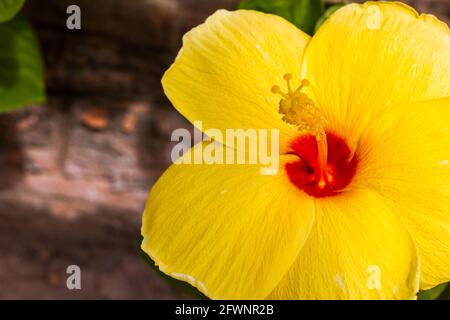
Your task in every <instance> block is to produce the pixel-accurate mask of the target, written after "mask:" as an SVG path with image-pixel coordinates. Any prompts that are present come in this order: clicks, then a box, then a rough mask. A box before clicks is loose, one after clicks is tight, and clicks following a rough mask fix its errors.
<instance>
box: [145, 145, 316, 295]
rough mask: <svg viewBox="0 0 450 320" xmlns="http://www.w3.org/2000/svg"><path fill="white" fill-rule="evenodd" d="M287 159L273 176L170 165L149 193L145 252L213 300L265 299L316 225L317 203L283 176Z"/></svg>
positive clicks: (246, 169)
mask: <svg viewBox="0 0 450 320" xmlns="http://www.w3.org/2000/svg"><path fill="white" fill-rule="evenodd" d="M199 146H200V144H198V145H196V146H195V147H194V148H193V149H197V148H199ZM193 152H195V150H194V151H193ZM289 160H290V161H292V160H293V156H282V157H281V160H280V168H281V169H280V170H279V171H278V174H277V175H274V176H262V175H261V174H260V167H259V166H258V165H182V164H174V165H172V166H171V167H170V168H169V169H168V170H167V171H166V172H165V173H164V175H163V176H162V177H161V178H160V180H159V181H158V182H157V183H156V185H155V186H154V187H153V189H152V190H151V192H150V196H149V199H148V202H147V206H146V208H145V212H144V217H143V227H142V235H143V236H144V241H143V244H142V248H143V250H144V251H145V252H147V253H148V254H149V255H150V257H151V258H152V259H153V260H154V261H155V263H156V264H157V265H159V268H160V269H161V270H162V271H163V272H165V273H167V274H169V275H170V276H172V277H175V278H177V279H180V280H183V281H187V282H189V283H190V284H191V285H193V286H195V287H197V288H198V289H199V290H200V291H201V292H203V293H204V294H205V295H207V296H209V297H210V298H215V299H219V298H222V299H223V298H226V299H235V298H241V299H242V298H246V299H247V298H254V299H258V298H264V297H265V296H266V295H267V294H269V293H270V292H271V291H272V289H273V288H274V287H275V286H276V284H277V283H278V282H279V281H280V280H281V278H282V277H283V275H284V274H285V273H286V272H287V270H288V269H289V267H290V266H291V264H292V262H293V261H294V260H295V257H296V256H297V254H298V252H299V251H300V249H301V247H302V246H303V244H304V242H305V241H306V238H307V236H308V234H309V231H310V228H311V226H312V222H313V216H314V208H313V200H312V199H311V198H309V197H307V196H306V195H305V194H304V193H303V192H301V191H300V190H298V189H297V188H296V187H294V186H293V185H292V184H291V183H290V182H289V180H288V178H287V176H286V174H285V171H284V170H283V167H284V163H285V162H286V161H289Z"/></svg>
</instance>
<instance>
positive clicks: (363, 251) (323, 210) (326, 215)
mask: <svg viewBox="0 0 450 320" xmlns="http://www.w3.org/2000/svg"><path fill="white" fill-rule="evenodd" d="M316 205H317V211H316V219H315V223H314V226H313V229H312V230H311V234H310V236H309V238H308V240H307V242H306V244H305V246H304V247H303V249H302V250H301V252H300V254H299V256H298V258H297V260H296V261H295V262H294V264H293V266H292V268H291V269H290V270H289V272H288V273H287V274H286V276H285V277H284V279H283V280H282V281H281V283H280V284H279V285H278V287H277V288H276V289H275V290H274V291H273V293H272V294H271V295H270V296H269V298H272V299H380V298H381V299H394V298H397V299H402V298H403V299H405V298H413V297H414V296H415V294H416V292H417V290H418V285H419V283H418V257H417V255H416V251H415V247H414V244H413V242H412V240H411V238H410V236H409V234H408V232H407V231H406V228H405V227H404V226H403V224H402V222H401V221H400V220H399V219H398V218H397V216H396V213H395V211H394V210H393V208H392V207H391V206H390V204H389V202H387V201H386V200H385V199H382V198H381V197H380V196H378V195H377V194H376V193H375V192H373V191H365V190H353V191H350V192H346V193H343V194H341V195H340V196H335V197H329V198H324V199H322V200H320V201H317V202H316Z"/></svg>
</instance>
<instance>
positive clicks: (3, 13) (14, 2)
mask: <svg viewBox="0 0 450 320" xmlns="http://www.w3.org/2000/svg"><path fill="white" fill-rule="evenodd" d="M24 3H25V0H0V22H5V21H8V20H10V19H11V18H13V17H14V16H15V15H16V14H17V12H19V10H20V9H21V8H22V6H23V4H24Z"/></svg>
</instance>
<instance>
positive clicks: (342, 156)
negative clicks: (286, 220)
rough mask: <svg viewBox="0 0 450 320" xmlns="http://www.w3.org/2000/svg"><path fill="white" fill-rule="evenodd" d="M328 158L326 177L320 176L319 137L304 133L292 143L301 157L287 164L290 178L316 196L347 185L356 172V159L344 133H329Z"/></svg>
mask: <svg viewBox="0 0 450 320" xmlns="http://www.w3.org/2000/svg"><path fill="white" fill-rule="evenodd" d="M327 142H328V160H327V168H328V170H327V174H326V180H325V181H323V179H322V181H321V180H320V177H321V174H320V170H319V162H318V152H317V141H316V137H315V136H313V135H305V136H301V137H299V138H297V139H295V140H294V142H293V143H292V144H291V149H292V153H293V154H295V155H297V156H299V157H300V158H301V159H300V160H298V161H295V162H291V163H287V164H286V165H285V169H286V172H287V174H288V177H289V180H290V181H291V182H292V183H293V184H294V185H295V186H296V187H298V188H299V189H301V190H304V191H305V192H306V193H307V194H309V195H310V196H313V197H315V198H323V197H329V196H333V195H336V194H338V193H339V192H340V191H341V190H342V189H344V188H345V187H346V186H347V185H348V184H349V183H350V181H351V180H352V178H353V176H354V175H355V171H356V165H357V162H358V161H357V159H356V157H355V156H353V158H351V159H350V157H351V151H350V148H349V147H348V145H347V143H346V142H345V140H344V139H342V138H341V137H338V136H337V135H334V134H332V133H327Z"/></svg>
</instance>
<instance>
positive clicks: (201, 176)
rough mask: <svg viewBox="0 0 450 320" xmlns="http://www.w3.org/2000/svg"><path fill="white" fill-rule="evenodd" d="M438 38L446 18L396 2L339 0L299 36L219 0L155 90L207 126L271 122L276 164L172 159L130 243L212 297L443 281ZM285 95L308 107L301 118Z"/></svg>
mask: <svg viewBox="0 0 450 320" xmlns="http://www.w3.org/2000/svg"><path fill="white" fill-rule="evenodd" d="M449 53H450V32H449V29H448V27H447V25H446V24H445V23H443V22H440V21H439V20H438V19H436V18H435V17H434V16H431V15H420V16H419V15H418V14H417V12H415V11H414V10H413V9H412V8H410V7H408V6H406V5H404V4H401V3H391V2H368V3H365V4H362V5H360V4H351V5H347V6H345V7H343V8H341V9H340V10H338V11H337V12H336V13H335V14H333V15H332V16H331V17H330V18H329V19H328V20H327V21H326V22H325V23H324V25H323V26H322V27H321V28H320V30H319V31H318V32H317V33H316V34H315V35H314V36H313V37H312V38H310V37H309V36H308V35H306V34H305V33H303V32H302V31H300V30H299V29H297V28H296V27H295V26H293V25H292V24H290V23H289V22H287V21H285V20H284V19H282V18H280V17H278V16H274V15H270V14H264V13H260V12H255V11H244V10H243V11H235V12H229V11H225V10H220V11H218V12H216V13H215V14H213V15H212V16H211V17H210V18H208V19H207V21H206V22H205V23H204V24H202V25H200V26H198V27H197V28H194V29H193V30H192V31H190V32H188V33H187V34H186V35H185V37H184V41H183V48H182V49H181V51H180V53H179V55H178V57H177V58H176V61H175V63H174V64H173V65H172V66H171V68H170V69H169V70H168V71H167V72H166V74H165V76H164V78H163V81H162V83H163V86H164V90H165V93H166V94H167V96H168V97H169V99H170V100H171V102H172V103H173V105H174V106H175V107H176V108H177V109H178V110H179V112H181V113H182V114H183V115H184V116H185V117H186V118H187V119H189V120H190V121H191V122H194V121H196V120H201V121H202V122H203V127H204V129H208V128H218V129H220V130H223V131H224V130H225V129H227V128H242V129H249V128H256V129H260V128H266V129H267V128H276V129H279V132H280V165H279V168H280V169H279V170H278V173H277V174H276V175H273V176H264V175H261V174H260V172H259V167H258V166H255V165H238V164H236V165H218V164H217V165H206V164H203V165H183V164H174V165H172V166H171V167H170V168H169V169H168V170H167V171H166V172H165V173H164V175H163V176H162V177H161V178H160V179H159V181H158V182H157V183H156V184H155V185H154V187H153V188H152V190H151V192H150V196H149V199H148V202H147V206H146V209H145V212H144V217H143V226H142V235H143V236H144V240H143V243H142V248H143V250H144V251H145V252H147V253H148V254H149V255H150V257H151V258H152V259H153V260H154V261H155V263H156V264H157V265H158V266H159V268H160V269H161V270H162V271H163V272H165V273H167V274H168V275H170V276H172V277H174V278H177V279H180V280H184V281H187V282H189V283H190V284H191V285H193V286H195V287H197V288H198V289H199V290H200V291H201V292H203V293H204V294H205V295H207V296H209V297H210V298H215V299H217V298H224V299H247V298H251V299H262V298H268V299H377V298H381V299H394V298H395V299H407V298H414V297H415V295H416V293H417V292H418V290H419V288H420V289H428V288H432V287H434V286H436V285H438V284H440V283H443V282H446V281H449V280H450V268H449V261H450V210H449V209H450V197H449V194H450V184H449V182H450V179H449V178H450V169H449V159H450V139H449V123H450V108H449V104H450V98H449V97H450V59H449ZM283 77H284V80H283ZM285 81H287V82H288V89H289V90H288V91H287V92H286V90H285V89H284V87H286V84H285ZM295 88H299V89H297V90H295ZM283 92H284V93H283ZM274 93H275V94H274ZM294 105H297V106H300V107H304V108H303V109H302V108H300V109H302V110H306V109H305V108H306V107H312V108H313V111H314V112H317V114H316V116H314V117H312V121H311V123H312V126H310V127H309V133H307V134H306V133H304V132H303V131H299V130H298V129H299V128H298V127H299V126H301V125H305V124H308V123H307V122H305V121H306V120H304V118H305V117H303V118H302V116H305V114H304V111H298V109H295V108H294ZM302 112H303V113H302ZM318 115H320V116H323V119H325V121H322V117H319V116H318ZM299 118H302V119H303V120H299V121H296V119H299ZM302 121H303V122H302ZM324 136H326V139H320V137H322V138H323V137H324ZM221 142H223V141H221ZM198 147H199V145H197V146H195V147H194V148H193V150H194V152H195V149H196V148H198ZM323 159H325V162H323ZM419 266H420V267H419ZM373 277H375V278H373Z"/></svg>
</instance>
